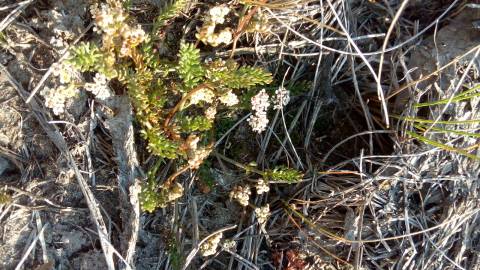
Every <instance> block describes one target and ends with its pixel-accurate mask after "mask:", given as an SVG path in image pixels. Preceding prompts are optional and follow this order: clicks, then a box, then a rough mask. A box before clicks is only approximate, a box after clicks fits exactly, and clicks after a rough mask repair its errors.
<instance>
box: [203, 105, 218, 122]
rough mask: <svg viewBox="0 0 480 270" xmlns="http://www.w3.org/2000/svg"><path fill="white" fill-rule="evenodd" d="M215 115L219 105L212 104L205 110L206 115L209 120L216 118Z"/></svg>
mask: <svg viewBox="0 0 480 270" xmlns="http://www.w3.org/2000/svg"><path fill="white" fill-rule="evenodd" d="M215 115H217V107H215V106H210V107H208V108H207V109H206V110H205V117H206V118H207V119H208V120H214V119H215Z"/></svg>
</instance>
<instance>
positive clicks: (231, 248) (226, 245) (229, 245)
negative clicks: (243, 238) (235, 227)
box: [222, 239, 237, 252]
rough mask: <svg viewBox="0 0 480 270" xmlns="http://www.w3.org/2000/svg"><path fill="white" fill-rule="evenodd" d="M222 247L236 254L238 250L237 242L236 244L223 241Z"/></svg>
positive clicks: (227, 240)
mask: <svg viewBox="0 0 480 270" xmlns="http://www.w3.org/2000/svg"><path fill="white" fill-rule="evenodd" d="M222 247H223V248H224V249H225V250H228V251H231V252H235V251H236V249H237V242H235V240H231V239H226V240H225V241H223V244H222Z"/></svg>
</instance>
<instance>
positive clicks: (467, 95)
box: [413, 84, 480, 108]
mask: <svg viewBox="0 0 480 270" xmlns="http://www.w3.org/2000/svg"><path fill="white" fill-rule="evenodd" d="M479 89H480V84H479V85H476V86H475V87H473V88H471V89H468V90H466V91H464V92H462V93H460V94H459V95H457V96H455V97H454V98H452V100H451V103H455V102H458V101H462V100H467V99H471V98H473V97H478V96H480V93H473V92H475V91H477V90H479ZM448 101H449V98H445V99H441V100H436V101H431V102H423V103H417V104H414V105H413V107H414V108H421V107H429V106H435V105H442V104H447V103H448Z"/></svg>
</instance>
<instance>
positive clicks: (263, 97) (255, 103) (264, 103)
mask: <svg viewBox="0 0 480 270" xmlns="http://www.w3.org/2000/svg"><path fill="white" fill-rule="evenodd" d="M268 99H269V96H268V94H267V92H266V91H265V89H262V91H260V92H259V93H258V94H256V95H255V96H253V97H252V99H251V102H252V110H253V111H254V112H255V113H262V112H266V111H267V110H268V107H269V106H270V102H269V100H268Z"/></svg>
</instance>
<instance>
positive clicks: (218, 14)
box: [196, 6, 233, 47]
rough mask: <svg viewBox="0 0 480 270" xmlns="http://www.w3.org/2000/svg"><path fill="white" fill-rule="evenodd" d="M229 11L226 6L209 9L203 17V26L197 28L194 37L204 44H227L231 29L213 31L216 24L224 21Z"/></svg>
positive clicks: (230, 37) (229, 41) (230, 40)
mask: <svg viewBox="0 0 480 270" xmlns="http://www.w3.org/2000/svg"><path fill="white" fill-rule="evenodd" d="M229 12H230V8H228V7H226V6H216V7H213V8H211V9H210V11H209V15H208V16H207V17H206V18H205V22H204V24H203V26H202V27H201V28H200V29H199V30H198V33H197V34H196V37H197V38H198V39H199V40H200V41H202V42H203V43H205V44H210V45H212V46H213V47H217V46H218V45H220V44H222V43H223V44H229V43H231V42H232V38H233V35H232V31H231V30H230V28H228V27H227V28H225V29H223V30H221V31H220V32H218V33H215V27H216V26H217V24H222V23H224V22H225V16H227V14H228V13H229Z"/></svg>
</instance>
